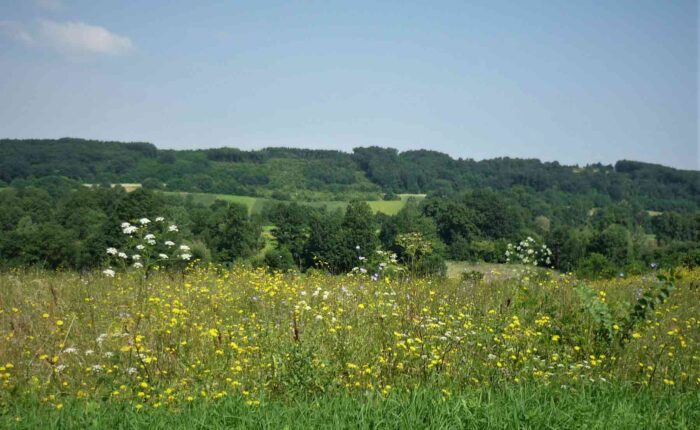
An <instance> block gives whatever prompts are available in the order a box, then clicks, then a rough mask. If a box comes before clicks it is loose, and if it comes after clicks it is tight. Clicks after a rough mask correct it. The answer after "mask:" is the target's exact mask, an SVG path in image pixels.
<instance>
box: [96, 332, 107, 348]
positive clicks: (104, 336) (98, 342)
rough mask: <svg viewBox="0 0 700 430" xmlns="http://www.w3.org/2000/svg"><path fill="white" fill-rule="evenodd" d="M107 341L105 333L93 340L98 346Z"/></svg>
mask: <svg viewBox="0 0 700 430" xmlns="http://www.w3.org/2000/svg"><path fill="white" fill-rule="evenodd" d="M105 339H107V333H102V334H101V335H99V336H97V339H95V342H97V344H98V345H102V342H104V341H105Z"/></svg>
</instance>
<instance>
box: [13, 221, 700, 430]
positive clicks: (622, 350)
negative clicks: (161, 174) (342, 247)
mask: <svg viewBox="0 0 700 430" xmlns="http://www.w3.org/2000/svg"><path fill="white" fill-rule="evenodd" d="M122 228H123V229H124V233H125V234H129V235H131V237H132V239H133V240H132V241H131V242H130V246H131V247H132V248H130V249H129V250H117V249H111V248H110V249H108V250H107V252H108V253H109V254H110V256H111V257H112V258H113V259H114V262H113V263H111V264H110V266H109V268H106V269H104V271H95V272H89V273H77V272H43V271H37V270H12V271H9V272H6V273H2V274H1V275H0V284H2V288H3V294H2V296H1V299H0V336H1V339H2V342H1V343H0V381H1V382H0V384H1V385H0V427H4V428H8V427H27V428H36V427H43V426H44V425H49V424H50V423H53V424H54V425H56V426H59V427H60V426H67V427H71V426H76V427H89V426H91V425H93V426H97V427H100V426H105V425H106V423H110V422H111V423H112V424H114V425H115V426H116V425H126V426H127V427H128V426H131V425H133V426H140V425H148V426H150V427H152V428H158V427H166V426H167V427H171V426H173V425H183V426H184V427H190V428H191V427H195V426H197V425H198V424H197V423H200V424H202V425H201V427H207V426H209V425H211V426H216V425H225V426H234V427H235V426H239V425H240V426H244V425H245V426H254V427H255V426H259V427H278V426H285V425H287V426H292V427H298V428H304V427H306V426H324V425H329V426H330V425H333V421H332V420H336V422H335V425H336V426H339V427H349V428H354V427H367V428H376V427H380V428H381V427H403V425H406V424H407V423H409V422H410V423H413V424H412V425H414V424H415V423H416V422H422V423H424V424H425V426H426V427H430V426H434V427H444V428H456V427H473V428H481V427H482V426H486V425H491V426H497V427H498V426H500V427H511V426H514V425H523V424H528V423H529V425H530V426H533V427H539V426H540V425H542V426H545V425H553V426H559V427H567V428H574V427H579V426H581V427H587V428H595V427H604V426H605V425H606V423H608V424H609V423H610V422H614V423H618V424H619V425H620V426H623V427H624V426H633V425H640V426H641V427H640V428H653V427H657V428H670V427H678V428H693V427H695V428H697V427H696V425H697V424H698V423H699V422H700V421H699V420H700V394H699V393H700V271H698V270H697V269H695V270H679V271H675V272H665V273H654V274H650V275H645V276H635V277H625V278H618V279H612V280H601V281H590V282H582V281H579V280H577V279H576V278H575V277H573V276H570V275H567V274H561V273H556V272H553V271H550V270H547V269H543V268H540V267H536V266H535V265H533V264H522V263H523V259H525V260H528V258H527V257H522V256H523V255H525V256H527V255H530V256H533V255H535V254H541V258H548V252H547V250H546V247H545V248H539V247H538V245H536V244H534V243H531V241H529V240H525V241H523V242H522V243H521V244H520V245H517V249H516V247H515V246H513V247H509V255H510V256H511V257H513V258H514V259H515V260H517V261H519V263H520V264H519V265H518V266H517V267H518V270H519V273H520V274H519V276H517V277H515V278H513V277H511V278H508V279H502V280H491V281H489V282H485V281H483V280H481V279H478V278H474V277H469V276H465V277H463V279H453V280H450V279H438V278H435V279H432V278H417V277H412V276H410V275H409V274H407V273H404V272H401V271H395V272H393V273H389V272H386V273H369V272H367V271H366V270H365V271H360V270H356V271H355V272H354V273H350V274H347V275H340V276H331V275H326V274H323V273H321V272H310V273H306V274H300V273H295V272H270V271H267V270H265V269H252V268H246V267H238V268H233V269H228V268H222V267H220V266H215V265H197V264H196V262H195V261H192V260H190V257H191V255H190V254H188V253H187V251H188V247H187V245H185V244H181V243H176V240H177V238H176V233H177V232H176V230H177V227H176V226H173V225H170V224H168V223H167V222H165V221H164V220H158V221H153V222H151V221H150V220H141V222H140V223H135V224H133V225H132V224H126V223H125V224H123V225H122ZM153 231H157V233H152V232H153ZM161 241H162V243H161ZM161 247H162V248H161ZM533 247H538V248H537V251H532V252H529V251H528V250H529V249H531V248H533ZM127 251H128V253H127ZM137 252H138V254H137ZM121 253H124V255H121ZM531 259H536V258H535V257H532V258H531ZM525 262H526V263H527V262H528V261H525ZM171 264H172V265H171ZM566 405H568V406H566ZM563 407H566V412H565V413H564V412H563V411H561V408H563ZM188 420H189V421H188ZM329 420H331V421H329ZM128 423H130V424H128ZM205 423H206V424H205ZM402 423H403V425H402ZM103 428H104V427H103ZM635 428H636V427H635Z"/></svg>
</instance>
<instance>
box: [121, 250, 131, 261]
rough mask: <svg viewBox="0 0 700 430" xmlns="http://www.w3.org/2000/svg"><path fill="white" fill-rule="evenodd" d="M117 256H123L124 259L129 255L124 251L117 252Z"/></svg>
mask: <svg viewBox="0 0 700 430" xmlns="http://www.w3.org/2000/svg"><path fill="white" fill-rule="evenodd" d="M119 258H123V259H125V260H126V259H127V258H129V256H128V255H126V252H120V253H119Z"/></svg>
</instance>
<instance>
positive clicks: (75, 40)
mask: <svg viewBox="0 0 700 430" xmlns="http://www.w3.org/2000/svg"><path fill="white" fill-rule="evenodd" d="M38 34H39V35H40V37H41V39H42V40H43V41H44V42H45V43H47V44H48V45H50V46H52V47H53V48H55V49H57V50H59V51H62V52H68V53H92V54H107V55H123V54H127V53H129V52H130V51H131V50H132V49H133V44H132V42H131V39H129V38H128V37H126V36H120V35H118V34H115V33H112V32H110V31H109V30H107V29H106V28H104V27H100V26H98V25H90V24H85V23H84V22H55V21H49V20H40V21H39V28H38Z"/></svg>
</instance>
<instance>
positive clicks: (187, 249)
mask: <svg viewBox="0 0 700 430" xmlns="http://www.w3.org/2000/svg"><path fill="white" fill-rule="evenodd" d="M180 249H181V250H183V251H189V250H190V247H189V246H187V245H180Z"/></svg>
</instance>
